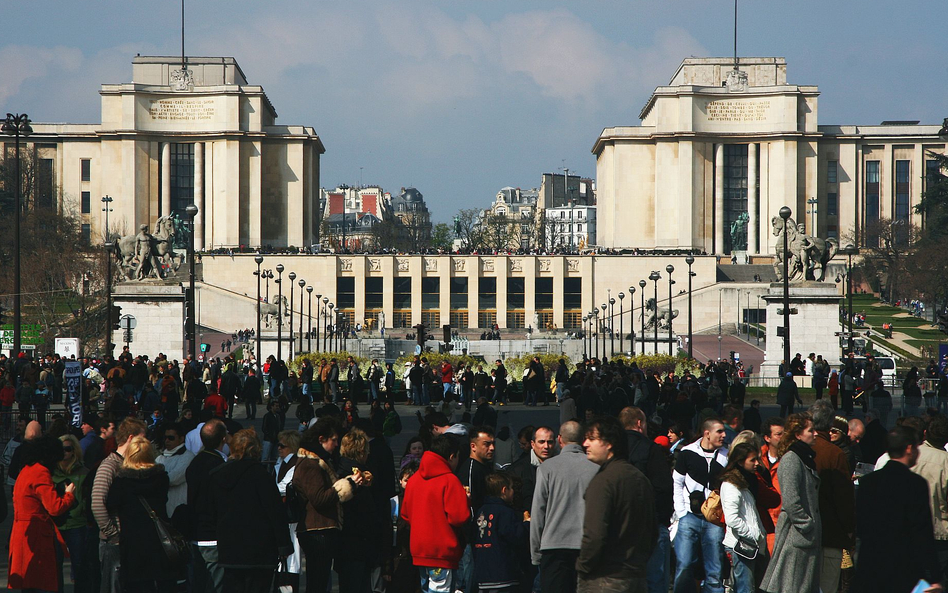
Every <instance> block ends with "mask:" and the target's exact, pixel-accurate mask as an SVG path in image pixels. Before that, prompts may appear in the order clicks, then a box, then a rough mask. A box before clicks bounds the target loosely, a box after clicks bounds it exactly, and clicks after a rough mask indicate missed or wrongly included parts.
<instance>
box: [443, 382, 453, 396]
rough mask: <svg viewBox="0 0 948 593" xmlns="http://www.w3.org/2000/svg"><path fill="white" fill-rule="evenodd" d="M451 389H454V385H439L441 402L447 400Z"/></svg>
mask: <svg viewBox="0 0 948 593" xmlns="http://www.w3.org/2000/svg"><path fill="white" fill-rule="evenodd" d="M453 388H454V385H452V384H451V383H442V384H441V389H442V391H441V399H442V400H445V399H448V394H449V393H451V392H452V391H453V390H454V389H453Z"/></svg>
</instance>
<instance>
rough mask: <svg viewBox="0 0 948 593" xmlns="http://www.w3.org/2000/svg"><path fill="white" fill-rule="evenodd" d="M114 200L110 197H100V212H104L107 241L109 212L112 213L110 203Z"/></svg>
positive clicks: (106, 238) (107, 238) (107, 237)
mask: <svg viewBox="0 0 948 593" xmlns="http://www.w3.org/2000/svg"><path fill="white" fill-rule="evenodd" d="M114 201H115V200H114V199H113V198H112V196H110V195H104V196H102V204H103V206H102V211H103V212H105V240H106V242H108V241H109V239H110V238H111V237H110V236H109V212H112V202H114Z"/></svg>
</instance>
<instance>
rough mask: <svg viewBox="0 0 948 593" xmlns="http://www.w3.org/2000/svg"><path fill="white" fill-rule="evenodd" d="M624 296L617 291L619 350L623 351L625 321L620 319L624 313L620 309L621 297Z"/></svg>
mask: <svg viewBox="0 0 948 593" xmlns="http://www.w3.org/2000/svg"><path fill="white" fill-rule="evenodd" d="M624 298H625V293H624V292H622V291H619V352H625V349H624V348H623V347H622V340H623V339H624V338H625V335H624V334H625V323H624V320H623V319H622V318H623V316H624V315H625V311H624V310H623V309H622V299H624Z"/></svg>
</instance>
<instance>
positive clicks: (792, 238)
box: [770, 216, 839, 282]
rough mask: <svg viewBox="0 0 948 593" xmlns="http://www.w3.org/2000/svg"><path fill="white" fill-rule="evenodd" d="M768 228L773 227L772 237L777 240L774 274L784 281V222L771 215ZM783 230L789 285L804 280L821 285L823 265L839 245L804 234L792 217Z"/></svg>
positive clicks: (824, 274) (834, 241)
mask: <svg viewBox="0 0 948 593" xmlns="http://www.w3.org/2000/svg"><path fill="white" fill-rule="evenodd" d="M770 225H771V227H772V228H773V235H774V237H777V246H776V253H777V255H776V257H774V272H776V274H777V280H778V281H779V282H783V262H784V257H786V256H785V254H784V252H783V232H784V222H783V219H781V218H780V217H779V216H774V217H773V218H771V219H770ZM786 229H787V251H789V258H790V259H789V260H788V263H787V276H788V278H789V280H790V281H791V282H804V281H806V280H815V281H817V282H822V281H823V280H824V279H825V277H826V264H828V263H829V261H830V260H831V259H833V257H834V256H835V255H836V253H837V252H838V251H839V244H838V243H837V242H836V240H835V239H820V238H819V237H812V236H810V235H807V234H806V233H805V232H804V228H803V225H802V224H801V225H799V227H798V226H797V223H796V222H795V221H794V220H793V219H792V218H788V219H787V223H786Z"/></svg>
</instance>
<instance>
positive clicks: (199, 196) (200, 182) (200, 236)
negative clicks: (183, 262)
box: [193, 142, 204, 251]
mask: <svg viewBox="0 0 948 593" xmlns="http://www.w3.org/2000/svg"><path fill="white" fill-rule="evenodd" d="M194 205H195V206H197V209H198V212H197V216H195V217H194V230H193V232H194V249H195V250H198V251H200V250H202V249H204V143H203V142H196V143H195V144H194Z"/></svg>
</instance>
